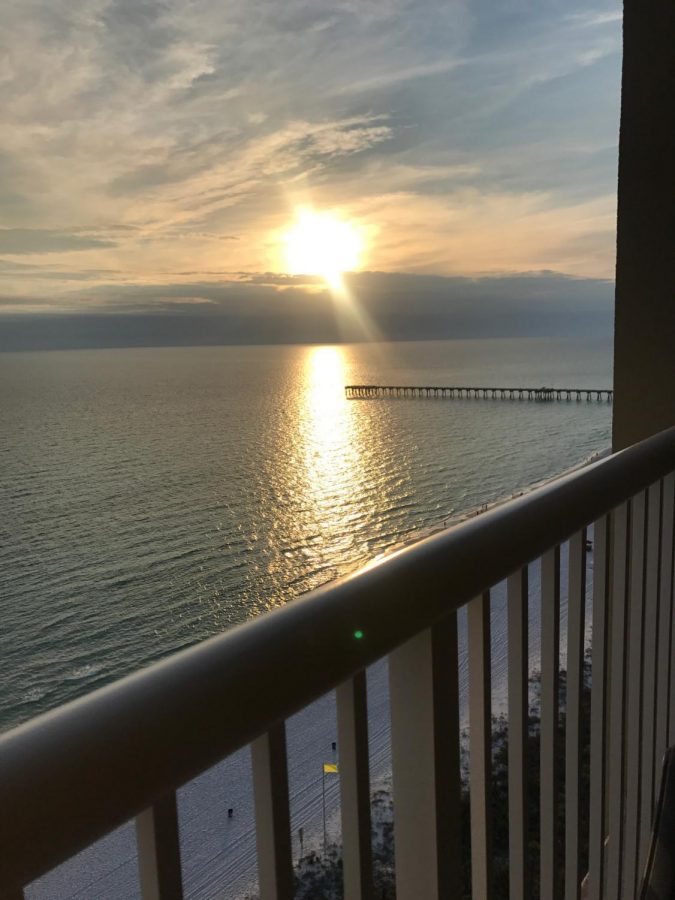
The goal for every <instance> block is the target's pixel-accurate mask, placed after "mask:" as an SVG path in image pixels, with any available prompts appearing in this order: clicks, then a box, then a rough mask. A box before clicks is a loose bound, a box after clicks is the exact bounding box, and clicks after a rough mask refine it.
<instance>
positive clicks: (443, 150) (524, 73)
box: [0, 0, 621, 349]
mask: <svg viewBox="0 0 675 900" xmlns="http://www.w3.org/2000/svg"><path fill="white" fill-rule="evenodd" d="M2 20H3V27H2V30H1V32H0V117H1V128H0V349H12V348H14V347H20V348H24V347H29V346H32V345H33V344H34V345H35V346H43V345H45V344H46V345H50V341H53V343H54V345H55V346H56V345H58V346H61V345H69V342H70V343H71V344H73V345H74V346H77V345H79V343H81V342H84V343H90V344H93V345H104V346H105V345H108V344H111V343H112V344H117V343H120V342H122V343H139V342H146V343H147V342H150V343H153V342H159V343H167V342H168V343H172V342H176V341H178V342H183V341H184V339H185V335H187V334H192V335H193V338H194V339H195V340H196V341H197V342H203V336H202V339H199V334H200V333H201V332H204V333H208V332H209V328H208V327H207V326H205V324H204V323H205V320H208V319H217V320H218V325H217V327H216V328H215V330H213V329H212V330H211V332H210V334H211V337H213V336H214V335H216V334H217V338H218V341H223V342H228V341H230V340H231V341H233V342H240V341H255V340H265V341H266V340H272V341H274V340H294V339H297V340H334V339H336V338H340V337H342V338H345V339H353V338H354V337H356V338H357V339H358V337H359V328H362V329H365V330H363V335H362V336H364V335H365V336H373V335H378V336H381V337H385V338H387V337H395V338H396V339H401V338H404V337H406V336H410V337H416V338H417V337H424V336H438V334H439V329H440V330H441V331H442V332H443V335H444V336H452V335H453V334H460V333H461V334H462V335H466V334H473V333H474V332H476V333H488V332H489V333H491V334H492V333H502V332H503V333H509V334H511V333H518V331H519V329H521V330H522V329H525V330H526V331H527V330H528V329H529V330H530V331H533V332H535V333H539V331H542V332H543V333H545V332H546V331H547V330H550V328H552V327H554V328H555V330H559V329H562V330H565V329H568V330H570V329H571V330H572V331H574V330H575V329H576V330H579V329H580V330H583V329H584V328H591V327H595V326H596V325H598V323H601V322H602V323H604V325H603V327H605V325H606V324H607V322H609V321H610V319H611V304H612V292H613V286H612V280H613V275H614V254H615V216H616V169H617V143H618V116H619V90H620V66H621V10H620V5H619V4H618V3H617V2H606V0H586V2H584V3H577V2H575V0H413V2H409V0H343V2H318V0H314V2H309V0H284V2H283V3H281V2H279V0H237V2H232V0H166V2H155V0H86V2H85V0H49V2H43V0H2ZM299 207H311V208H313V209H315V210H318V211H324V210H328V211H332V212H333V213H334V214H335V215H337V216H339V217H340V218H341V219H344V220H346V221H348V222H352V223H354V225H355V226H356V227H358V229H359V233H360V234H361V235H363V237H364V242H365V248H364V252H363V254H362V258H361V259H360V261H359V269H360V270H361V271H360V273H356V274H354V275H353V276H349V277H348V279H347V283H348V286H349V294H350V305H351V306H352V307H354V308H353V309H351V311H350V310H347V311H346V312H345V310H343V309H340V308H339V303H336V300H335V297H334V296H332V295H331V291H330V289H329V288H328V287H327V286H326V285H325V284H323V283H321V282H320V280H319V281H317V279H316V277H311V276H308V277H303V275H302V273H296V274H295V275H293V276H290V275H289V273H288V271H287V269H286V268H285V259H284V253H283V235H284V233H285V231H286V230H287V229H288V227H289V224H290V223H291V222H292V221H293V219H294V217H295V214H296V210H297V209H298V208H299ZM357 307H358V310H356V312H358V311H359V310H360V313H361V314H360V315H357V314H356V313H355V308H357ZM574 317H576V319H577V320H578V321H577V322H576V323H575V322H572V318H574ZM580 317H581V319H584V322H585V324H579V322H580ZM603 317H604V318H603ZM160 320H161V321H160ZM172 322H173V323H178V324H174V325H172V324H171V323H172ZM364 322H365V323H367V327H366V326H364V325H363V323H364ZM87 323H88V324H87ZM188 323H189V324H188ZM153 329H154V332H153ZM172 329H173V331H172ZM200 330H201V331H200ZM69 331H70V336H69ZM179 332H180V335H182V337H181V339H180V340H179V337H180V335H179ZM3 335H4V337H3ZM50 335H51V336H52V337H50ZM78 335H79V337H78ZM83 335H85V336H84V337H83ZM92 335H93V336H92ZM172 335H173V337H172ZM31 342H32V343H31Z"/></svg>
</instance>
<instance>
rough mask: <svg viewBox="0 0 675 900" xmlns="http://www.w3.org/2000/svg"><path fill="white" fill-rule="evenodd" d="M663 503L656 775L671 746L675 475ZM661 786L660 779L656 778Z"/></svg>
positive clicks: (667, 483)
mask: <svg viewBox="0 0 675 900" xmlns="http://www.w3.org/2000/svg"><path fill="white" fill-rule="evenodd" d="M662 498H663V499H662V504H661V568H660V572H659V579H660V583H659V627H658V633H659V649H658V661H657V670H656V680H657V697H658V707H657V716H656V747H655V755H654V765H655V769H654V771H655V772H657V773H658V772H660V771H661V761H662V759H663V754H664V753H665V752H666V748H667V747H668V727H669V721H668V713H669V705H670V697H669V693H670V690H669V686H670V633H671V628H672V615H673V606H672V589H673V516H674V515H675V509H674V506H675V504H674V498H675V475H667V476H666V477H665V478H664V479H663V482H662ZM656 782H657V783H658V778H657V779H656Z"/></svg>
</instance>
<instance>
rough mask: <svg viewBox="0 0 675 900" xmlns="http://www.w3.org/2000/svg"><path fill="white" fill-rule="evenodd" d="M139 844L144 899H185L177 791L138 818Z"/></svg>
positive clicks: (164, 797)
mask: <svg viewBox="0 0 675 900" xmlns="http://www.w3.org/2000/svg"><path fill="white" fill-rule="evenodd" d="M136 841H137V844H138V868H139V874H140V881H141V897H142V898H143V900H183V884H182V877H181V864H180V839H179V834H178V809H177V806H176V794H175V792H171V793H169V794H165V795H164V796H163V797H159V798H158V799H157V800H156V801H155V803H154V804H153V806H151V807H150V809H146V810H144V811H143V812H142V813H141V814H140V815H138V816H137V817H136Z"/></svg>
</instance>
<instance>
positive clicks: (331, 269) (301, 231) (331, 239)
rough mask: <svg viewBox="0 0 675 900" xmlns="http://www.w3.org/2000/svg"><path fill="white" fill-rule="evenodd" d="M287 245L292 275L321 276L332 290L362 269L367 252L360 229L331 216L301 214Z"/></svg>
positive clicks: (287, 239) (287, 264) (289, 232)
mask: <svg viewBox="0 0 675 900" xmlns="http://www.w3.org/2000/svg"><path fill="white" fill-rule="evenodd" d="M284 243H285V245H286V266H287V269H288V272H289V274H291V275H320V276H321V277H322V278H323V279H325V281H326V282H327V283H328V284H329V285H330V286H331V287H332V288H338V287H340V286H341V283H342V275H343V273H344V272H349V271H352V270H354V269H356V268H357V267H358V265H359V260H360V257H361V253H362V252H363V240H362V238H361V234H360V229H359V228H358V227H357V226H356V225H354V224H353V223H352V222H348V221H346V220H345V219H341V218H339V217H338V216H336V215H335V214H333V213H328V212H325V213H317V212H311V211H309V210H301V211H300V212H298V215H297V219H296V221H295V223H294V225H293V226H292V227H291V228H290V229H289V230H288V231H287V232H286V234H285V235H284Z"/></svg>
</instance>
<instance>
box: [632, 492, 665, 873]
mask: <svg viewBox="0 0 675 900" xmlns="http://www.w3.org/2000/svg"><path fill="white" fill-rule="evenodd" d="M647 497H648V500H647V541H646V552H645V569H646V572H645V635H644V666H643V694H642V752H641V769H640V772H641V777H642V784H641V789H640V854H639V866H640V871H642V870H643V868H644V866H645V864H646V862H647V853H648V851H649V840H650V837H651V831H652V815H653V812H654V787H655V785H654V782H655V773H654V739H655V728H656V708H655V706H656V701H657V698H656V650H657V633H656V626H657V624H658V615H659V555H660V550H661V482H660V481H659V482H657V483H656V484H653V485H651V487H650V488H649V490H648V494H647ZM631 775H632V773H631Z"/></svg>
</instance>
